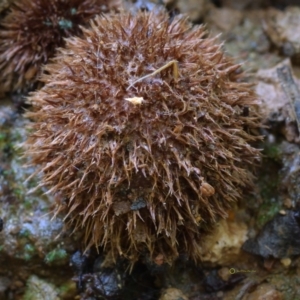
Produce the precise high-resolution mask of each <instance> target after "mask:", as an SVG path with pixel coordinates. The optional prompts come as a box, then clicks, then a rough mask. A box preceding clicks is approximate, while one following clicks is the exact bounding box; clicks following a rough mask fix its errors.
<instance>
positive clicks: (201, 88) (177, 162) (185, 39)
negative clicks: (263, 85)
mask: <svg viewBox="0 0 300 300" xmlns="http://www.w3.org/2000/svg"><path fill="white" fill-rule="evenodd" d="M206 35H207V34H206V32H205V30H204V29H203V27H201V26H194V27H193V26H192V25H191V24H190V23H189V22H187V21H186V19H184V18H182V17H177V18H175V19H174V20H172V21H171V22H170V21H169V19H168V16H167V14H164V13H159V14H158V13H156V14H154V13H142V12H140V13H138V14H137V15H136V16H132V15H130V14H127V13H123V14H121V15H109V16H98V17H97V18H96V19H95V20H94V21H93V22H92V24H91V28H90V29H84V30H83V38H78V37H74V38H70V39H67V41H66V48H65V49H61V50H60V52H59V54H58V56H57V57H56V58H55V61H54V62H53V63H51V64H49V65H48V66H47V67H46V72H47V74H46V73H45V74H44V75H43V77H42V80H43V81H44V82H45V86H44V87H43V88H42V89H41V90H39V91H36V92H35V93H33V94H32V95H31V97H30V98H29V101H30V102H31V103H32V104H33V109H32V112H30V113H28V114H27V116H28V117H29V118H31V119H32V120H33V122H32V129H33V130H32V134H31V136H30V137H29V138H28V140H27V143H26V148H27V150H26V153H27V155H29V156H30V157H31V159H32V163H33V165H38V166H39V168H40V169H39V170H40V171H41V172H42V174H43V181H42V183H41V185H43V186H47V187H49V188H50V192H53V193H60V194H61V195H62V196H63V197H64V199H66V202H63V201H62V203H61V204H60V205H57V207H56V213H58V212H62V211H63V212H65V213H66V215H67V217H66V219H67V220H68V222H69V224H71V225H72V226H74V227H75V229H84V231H85V245H86V248H89V247H91V246H93V245H95V246H103V247H104V248H105V251H106V252H108V253H110V255H112V257H113V258H114V259H116V258H117V257H118V256H119V255H121V256H125V257H126V258H128V259H130V260H131V261H132V262H134V261H136V260H137V259H138V258H139V256H140V254H141V253H149V254H150V256H151V257H152V259H155V257H157V256H159V255H160V256H161V255H162V256H163V257H164V261H166V262H169V263H171V262H172V261H173V260H174V259H175V258H176V257H177V256H178V254H179V252H183V253H187V254H188V255H189V256H190V257H191V258H193V259H195V260H199V259H200V256H201V245H200V242H201V236H202V231H203V229H205V228H207V227H208V226H209V225H211V224H212V223H214V222H215V221H216V220H217V219H218V218H220V217H226V216H227V210H228V208H230V207H231V204H232V203H233V202H235V201H237V200H238V199H240V198H242V195H243V194H242V191H243V189H244V188H247V187H251V185H252V183H253V182H252V180H253V175H252V173H251V171H253V168H254V165H255V164H256V163H257V162H258V161H259V158H260V152H259V150H257V149H255V148H253V147H252V146H251V145H250V144H249V143H252V142H254V141H256V140H258V139H259V137H257V136H256V135H255V134H252V133H251V132H254V131H255V130H256V129H257V128H258V127H259V126H260V122H259V118H258V114H257V106H256V95H255V93H254V92H253V90H252V89H251V86H250V85H249V84H247V83H243V82H242V81H241V79H242V78H243V74H242V73H241V71H240V68H239V66H238V65H235V64H234V63H233V62H232V60H231V59H229V58H227V57H226V56H224V54H223V53H222V51H221V46H220V45H218V44H216V41H215V39H210V38H206ZM245 107H247V108H248V109H249V116H244V114H243V111H244V108H245Z"/></svg>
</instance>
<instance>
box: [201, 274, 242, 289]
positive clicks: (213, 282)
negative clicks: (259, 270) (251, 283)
mask: <svg viewBox="0 0 300 300" xmlns="http://www.w3.org/2000/svg"><path fill="white" fill-rule="evenodd" d="M244 278H245V276H244V275H243V274H232V275H231V276H229V277H228V280H224V279H222V278H221V277H220V275H219V274H218V270H217V269H214V270H211V271H209V272H207V273H206V274H205V278H204V281H203V285H204V288H205V290H206V291H207V292H216V291H221V290H224V289H230V288H233V287H234V286H235V285H236V284H237V283H238V282H240V281H242V280H243V279H244Z"/></svg>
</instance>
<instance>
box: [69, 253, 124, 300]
mask: <svg viewBox="0 0 300 300" xmlns="http://www.w3.org/2000/svg"><path fill="white" fill-rule="evenodd" d="M92 259H93V257H91V256H90V257H89V256H88V255H82V254H81V253H80V252H79V251H77V252H76V253H75V254H74V255H73V256H72V258H71V264H72V266H73V267H74V269H75V271H76V273H77V277H76V278H75V281H77V286H78V288H79V290H80V291H81V292H82V293H81V299H83V300H92V299H99V298H101V297H104V298H105V299H119V298H118V296H119V295H120V293H121V291H122V289H123V287H124V280H125V274H126V273H125V270H124V268H123V266H122V264H121V263H120V264H117V265H116V266H114V267H104V266H103V265H104V258H103V257H102V256H98V257H96V258H95V260H94V262H93V263H92V264H91V262H92Z"/></svg>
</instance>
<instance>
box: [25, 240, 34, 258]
mask: <svg viewBox="0 0 300 300" xmlns="http://www.w3.org/2000/svg"><path fill="white" fill-rule="evenodd" d="M35 252H36V251H35V247H34V246H33V245H32V244H26V245H25V246H24V260H26V261H28V260H30V259H31V258H32V257H33V256H34V255H35Z"/></svg>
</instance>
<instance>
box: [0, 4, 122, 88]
mask: <svg viewBox="0 0 300 300" xmlns="http://www.w3.org/2000/svg"><path fill="white" fill-rule="evenodd" d="M116 6H117V4H116V1H109V0H68V1H66V0H17V1H15V2H14V3H13V5H12V8H11V11H10V12H9V13H8V15H7V16H6V17H5V18H4V19H3V20H2V21H1V23H0V70H1V72H0V87H1V88H0V89H1V90H3V91H11V90H18V89H21V88H24V87H25V86H29V87H30V85H32V84H33V83H34V81H35V80H36V78H37V75H38V74H39V71H40V69H41V66H42V65H43V64H44V63H46V62H47V61H48V59H49V57H51V56H53V55H54V52H55V50H56V48H57V47H59V46H62V45H63V44H64V38H65V37H68V36H72V35H78V34H80V33H81V29H80V27H79V25H85V24H87V23H88V21H89V20H90V19H91V18H92V17H94V16H95V15H96V14H99V13H101V12H107V11H108V10H109V9H110V8H113V7H116Z"/></svg>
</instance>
